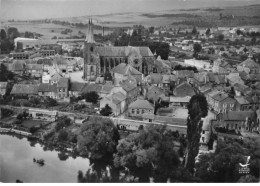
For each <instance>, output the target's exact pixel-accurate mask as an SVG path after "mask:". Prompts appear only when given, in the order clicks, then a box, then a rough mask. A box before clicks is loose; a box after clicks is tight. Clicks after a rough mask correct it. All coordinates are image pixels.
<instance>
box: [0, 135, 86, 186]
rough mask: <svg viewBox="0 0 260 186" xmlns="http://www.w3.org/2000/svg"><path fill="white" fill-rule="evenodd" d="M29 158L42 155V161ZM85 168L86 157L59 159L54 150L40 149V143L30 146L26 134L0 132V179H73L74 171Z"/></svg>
mask: <svg viewBox="0 0 260 186" xmlns="http://www.w3.org/2000/svg"><path fill="white" fill-rule="evenodd" d="M33 158H36V159H40V158H43V159H44V160H45V165H44V166H39V165H38V164H37V163H33ZM88 168H89V160H88V159H84V158H80V157H78V158H76V159H73V158H71V157H69V158H68V159H67V160H66V161H61V160H60V159H59V158H58V152H57V151H44V150H43V147H42V146H41V145H40V144H36V145H35V146H33V147H32V146H30V142H28V140H27V139H26V138H23V139H19V138H17V137H13V136H9V135H1V134H0V182H4V183H10V182H11V183H14V182H16V180H17V179H19V180H21V181H23V182H26V183H73V182H74V183H76V182H77V175H78V171H79V170H81V171H83V173H85V172H86V171H87V170H88Z"/></svg>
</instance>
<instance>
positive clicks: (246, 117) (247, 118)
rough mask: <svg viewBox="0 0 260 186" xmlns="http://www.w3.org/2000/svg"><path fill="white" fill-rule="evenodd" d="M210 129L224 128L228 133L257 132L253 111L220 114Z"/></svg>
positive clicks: (255, 116)
mask: <svg viewBox="0 0 260 186" xmlns="http://www.w3.org/2000/svg"><path fill="white" fill-rule="evenodd" d="M212 127H214V128H216V127H219V128H225V129H226V130H228V131H231V130H234V131H235V132H237V133H238V132H240V133H242V135H243V133H244V132H252V131H257V130H258V124H257V115H256V112H255V111H229V112H227V113H220V114H219V115H217V119H216V120H213V123H212Z"/></svg>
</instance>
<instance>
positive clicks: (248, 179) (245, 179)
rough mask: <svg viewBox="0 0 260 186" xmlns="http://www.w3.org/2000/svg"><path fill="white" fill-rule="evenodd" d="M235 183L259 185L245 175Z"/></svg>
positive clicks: (255, 179)
mask: <svg viewBox="0 0 260 186" xmlns="http://www.w3.org/2000/svg"><path fill="white" fill-rule="evenodd" d="M237 182H238V183H259V180H258V179H257V178H256V177H254V176H252V175H246V176H242V177H241V178H240V179H239V180H238V181H237Z"/></svg>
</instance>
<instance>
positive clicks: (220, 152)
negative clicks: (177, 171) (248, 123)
mask: <svg viewBox="0 0 260 186" xmlns="http://www.w3.org/2000/svg"><path fill="white" fill-rule="evenodd" d="M245 156H250V157H251V158H250V161H249V164H250V165H249V168H250V174H249V175H247V176H243V175H239V172H238V168H239V163H242V164H245V163H246V157H245ZM259 171H260V142H259V139H258V138H256V139H244V141H236V140H231V139H230V140H225V141H222V140H218V145H217V148H216V150H215V153H209V154H203V155H200V156H199V161H198V162H197V163H196V176H197V177H199V178H200V180H201V182H218V183H223V182H229V183H230V182H244V181H246V180H247V181H249V180H250V181H252V182H254V181H255V180H256V179H254V178H257V179H259V177H260V174H259V173H260V172H259Z"/></svg>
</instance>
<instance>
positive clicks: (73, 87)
mask: <svg viewBox="0 0 260 186" xmlns="http://www.w3.org/2000/svg"><path fill="white" fill-rule="evenodd" d="M84 86H85V83H80V82H71V83H70V89H69V96H70V97H72V96H75V97H78V96H79V95H80V93H81V90H82V89H83V87H84Z"/></svg>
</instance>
